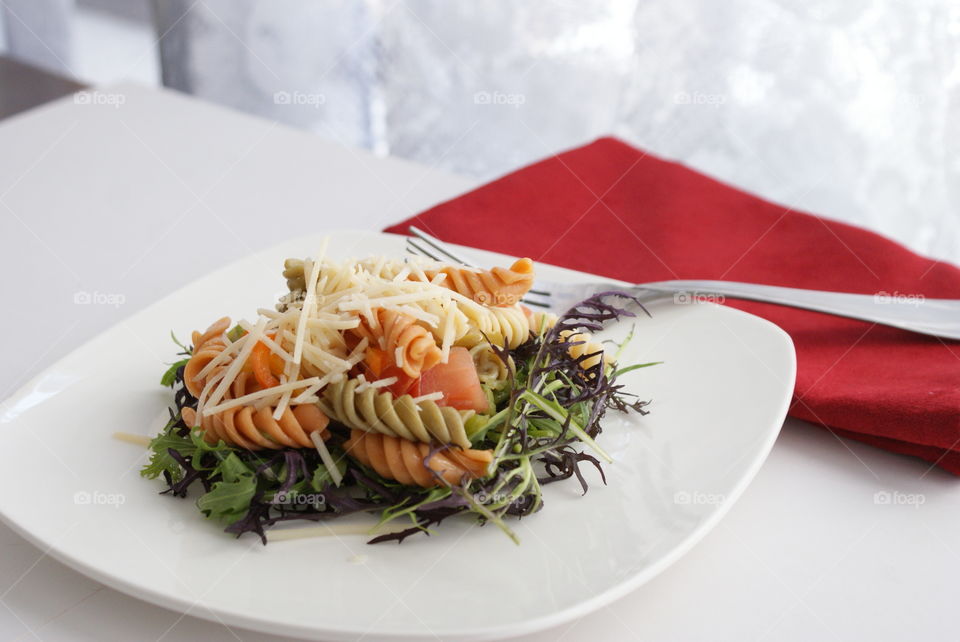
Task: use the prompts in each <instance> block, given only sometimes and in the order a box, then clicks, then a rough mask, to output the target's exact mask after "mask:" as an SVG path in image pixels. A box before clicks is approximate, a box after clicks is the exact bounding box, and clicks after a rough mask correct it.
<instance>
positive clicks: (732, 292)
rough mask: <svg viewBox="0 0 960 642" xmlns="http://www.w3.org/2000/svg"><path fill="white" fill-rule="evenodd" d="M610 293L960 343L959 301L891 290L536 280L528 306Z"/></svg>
mask: <svg viewBox="0 0 960 642" xmlns="http://www.w3.org/2000/svg"><path fill="white" fill-rule="evenodd" d="M410 232H411V233H412V234H414V235H415V236H416V238H413V237H407V251H409V252H411V253H413V254H417V255H420V256H426V257H428V258H431V259H434V260H437V261H453V262H455V263H460V264H462V265H466V266H470V267H476V268H480V267H484V266H478V265H474V264H473V263H471V262H470V261H467V260H466V259H464V258H463V257H462V256H460V255H458V254H457V253H456V252H454V251H453V250H451V249H450V247H449V246H448V245H447V244H445V243H443V242H442V241H441V240H439V239H437V238H435V237H433V236H431V235H429V234H427V233H426V232H424V231H423V230H421V229H419V228H417V227H414V226H411V227H410ZM607 290H621V291H628V292H630V293H631V294H633V295H635V296H637V297H638V298H639V299H640V300H641V301H642V302H644V303H652V302H654V301H657V300H662V299H670V298H673V300H674V302H675V303H690V302H697V301H702V300H707V301H711V300H718V299H719V300H722V299H723V298H724V297H729V298H731V299H744V300H747V301H761V302H763V303H775V304H777V305H784V306H790V307H794V308H802V309H804V310H815V311H817V312H823V313H826V314H833V315H836V316H841V317H849V318H851V319H859V320H860V321H868V322H872V323H878V324H882V325H888V326H892V327H894V328H901V329H903V330H910V331H913V332H918V333H920V334H927V335H931V336H934V337H943V338H946V339H958V340H960V300H958V299H928V298H925V297H923V296H921V295H901V294H897V293H894V294H889V293H886V292H879V293H877V294H875V295H870V294H850V293H846V292H824V291H821V290H804V289H800V288H784V287H779V286H774V285H760V284H757V283H740V282H737V281H657V282H655V283H639V284H636V285H632V286H631V285H624V284H623V283H618V282H615V281H595V282H591V283H558V282H554V281H545V280H543V279H537V280H536V281H535V282H534V284H533V288H532V289H531V290H530V291H529V292H528V293H527V295H526V296H525V297H524V299H523V302H524V303H525V304H527V305H534V306H538V307H542V308H549V309H552V310H554V311H557V312H564V311H566V310H568V309H569V308H570V307H572V306H573V305H574V304H576V303H578V302H580V301H582V300H584V299H586V298H587V297H590V296H592V295H594V294H597V293H598V292H604V291H607Z"/></svg>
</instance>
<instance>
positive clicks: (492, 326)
mask: <svg viewBox="0 0 960 642" xmlns="http://www.w3.org/2000/svg"><path fill="white" fill-rule="evenodd" d="M476 324H477V327H476V329H475V330H474V331H472V332H469V333H467V334H466V335H465V336H464V337H463V338H461V339H460V340H459V341H457V345H461V346H464V347H467V348H472V347H473V346H475V345H477V344H479V343H482V342H486V341H488V340H489V342H490V343H492V344H494V345H497V346H500V347H501V348H503V347H507V348H516V347H517V346H519V345H521V344H523V343H526V342H527V341H528V340H529V339H530V321H529V320H528V319H527V315H526V314H525V313H524V311H523V308H521V307H520V306H519V305H515V306H512V307H509V308H504V307H500V308H496V307H491V308H484V309H483V315H482V316H481V317H479V318H478V319H477V320H476ZM484 335H485V336H486V339H484Z"/></svg>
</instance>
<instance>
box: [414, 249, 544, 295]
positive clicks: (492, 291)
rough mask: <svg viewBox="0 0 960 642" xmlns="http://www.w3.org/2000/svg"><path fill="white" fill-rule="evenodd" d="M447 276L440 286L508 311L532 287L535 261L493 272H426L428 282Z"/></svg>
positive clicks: (460, 269)
mask: <svg viewBox="0 0 960 642" xmlns="http://www.w3.org/2000/svg"><path fill="white" fill-rule="evenodd" d="M440 273H442V274H446V275H447V278H445V279H444V280H443V281H441V282H440V285H442V286H443V287H445V288H448V289H450V290H453V291H455V292H459V293H460V294H462V295H463V296H465V297H469V298H471V299H473V300H474V301H476V302H477V303H481V304H483V305H489V306H496V307H506V306H511V305H514V304H515V303H518V302H519V301H520V299H521V298H523V295H524V294H526V293H527V291H528V290H529V289H530V288H531V287H532V286H533V261H531V260H530V259H526V258H524V259H519V260H517V261H515V262H514V264H513V265H511V266H510V267H509V269H508V268H502V267H495V268H493V269H491V270H481V271H476V270H471V269H470V268H464V267H457V266H453V265H448V266H446V267H443V268H441V269H440V270H424V274H426V275H427V277H428V278H430V279H433V278H434V277H435V276H436V275H437V274H440Z"/></svg>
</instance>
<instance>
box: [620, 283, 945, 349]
mask: <svg viewBox="0 0 960 642" xmlns="http://www.w3.org/2000/svg"><path fill="white" fill-rule="evenodd" d="M637 287H638V288H640V289H645V290H653V291H657V292H664V293H671V294H673V295H674V300H675V301H677V302H681V303H682V302H684V301H682V300H680V299H679V297H682V296H684V295H686V296H687V297H689V298H690V299H693V297H695V296H697V297H698V298H699V297H712V296H718V295H719V296H723V297H730V298H732V299H745V300H748V301H761V302H763V303H776V304H778V305H786V306H790V307H794V308H802V309H805V310H815V311H817V312H824V313H827V314H834V315H838V316H843V317H849V318H851V319H859V320H861V321H869V322H873V323H880V324H883V325H889V326H893V327H895V328H902V329H904V330H911V331H913V332H919V333H921V334H929V335H933V336H936V337H944V338H949V339H960V300H957V299H927V298H925V297H923V296H922V295H903V294H900V293H897V292H893V293H890V292H883V291H881V292H878V293H877V294H873V295H871V294H850V293H846V292H823V291H819V290H803V289H800V288H784V287H779V286H775V285H759V284H755V283H740V282H737V281H660V282H657V283H643V284H640V285H638V286H637Z"/></svg>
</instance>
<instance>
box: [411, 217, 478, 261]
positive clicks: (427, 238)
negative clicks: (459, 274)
mask: <svg viewBox="0 0 960 642" xmlns="http://www.w3.org/2000/svg"><path fill="white" fill-rule="evenodd" d="M407 229H409V230H410V233H411V234H413V235H415V236H417V237H418V238H420V240H422V241H423V242H424V243H427V244H428V245H429V246H430V247H432V248H434V249H435V250H437V251H438V252H440V253H441V254H445V255H447V256H448V257H449V258H450V259H452V260H453V261H454V262H456V263H460V264H461V265H466V266H467V267H476V266H475V265H473V264H472V263H470V261H467V260H466V259H464V258H463V257H461V256H459V255H457V254H455V253H454V252H452V251H451V250H450V249H449V248H448V247H447V244H446V243H444V242H443V241H441V240H440V239H438V238H436V237H434V236H431V235H429V234H427V233H426V232H424V231H423V230H421V229H420V228H419V227H416V226H415V225H411V226H410V227H409V228H407ZM435 260H437V261H439V260H441V259H435Z"/></svg>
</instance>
